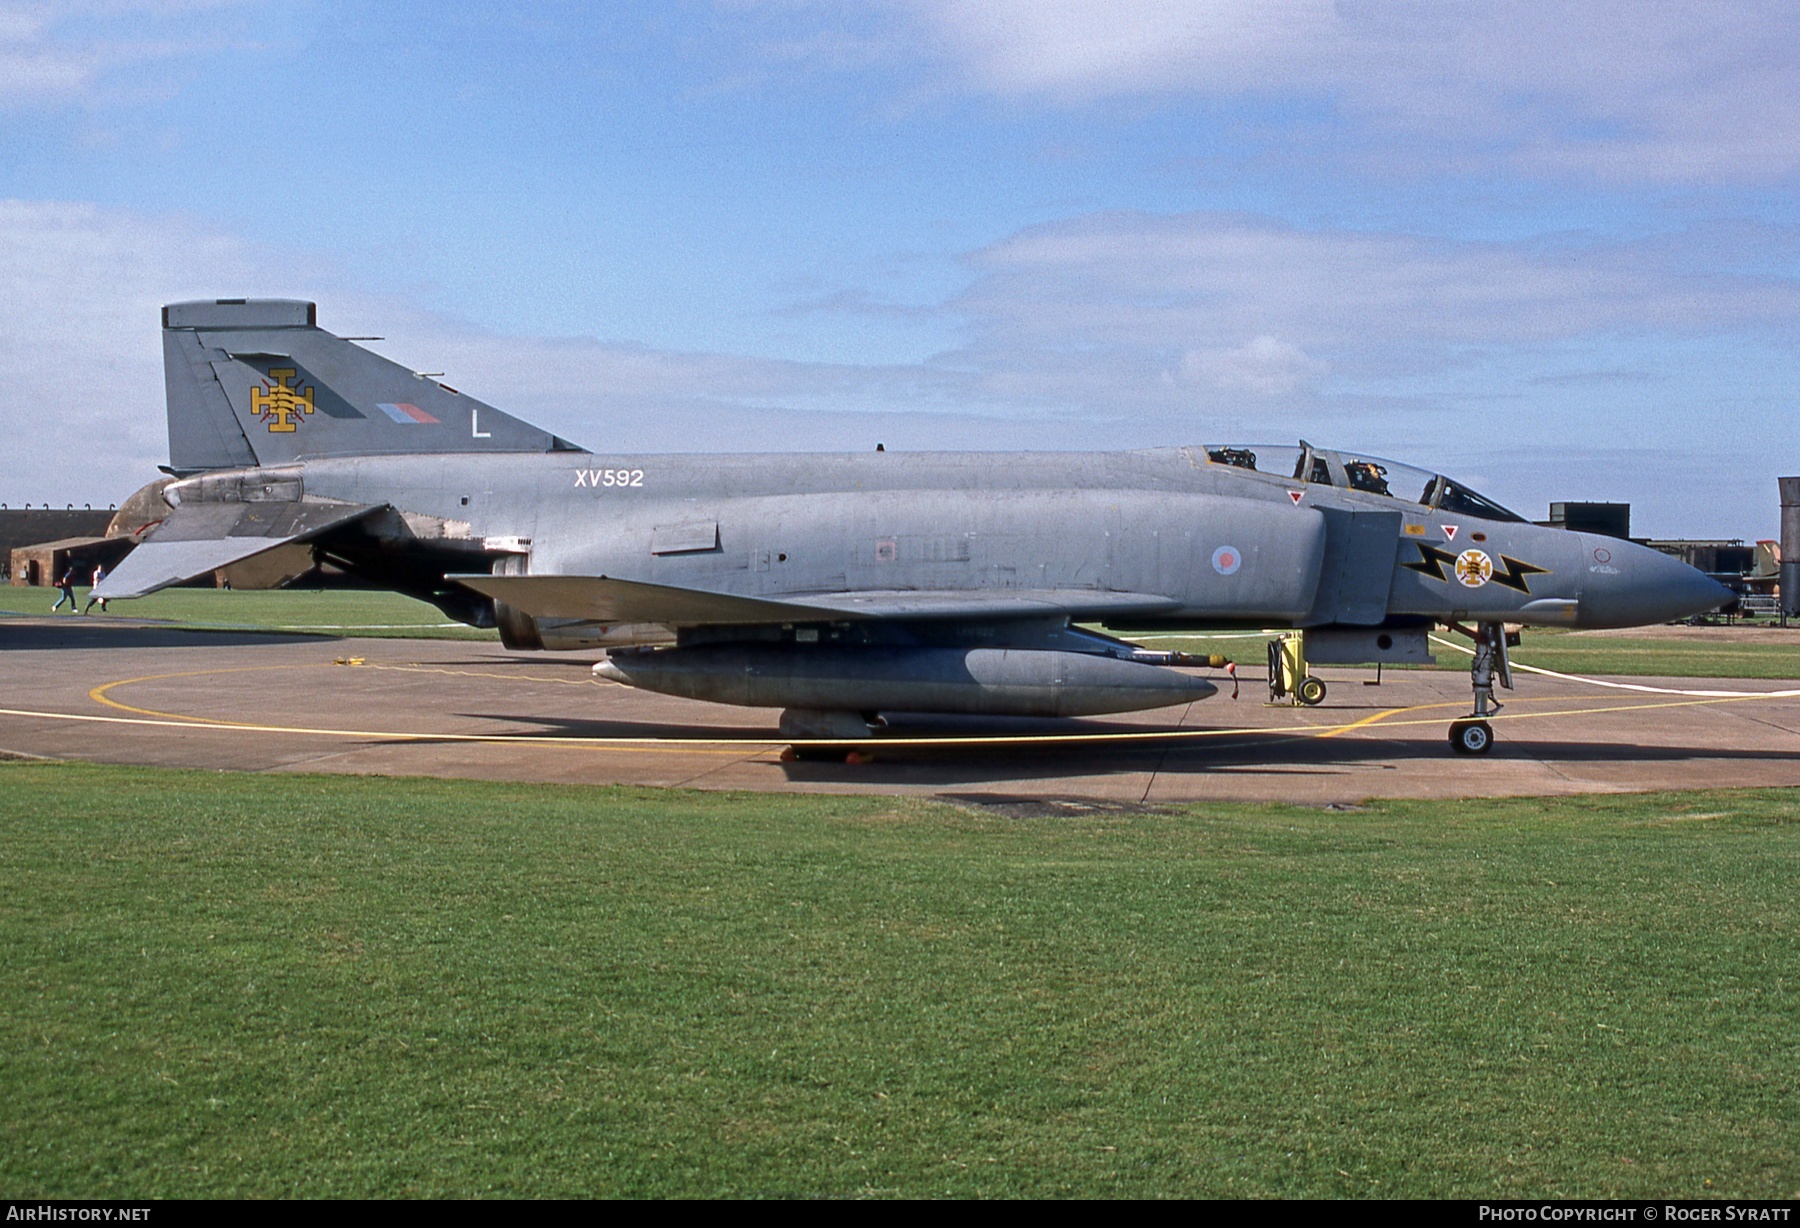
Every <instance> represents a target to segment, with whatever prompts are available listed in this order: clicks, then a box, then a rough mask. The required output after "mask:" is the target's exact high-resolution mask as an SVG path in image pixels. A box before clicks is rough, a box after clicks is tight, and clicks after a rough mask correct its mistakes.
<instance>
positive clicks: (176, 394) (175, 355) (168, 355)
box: [163, 332, 256, 473]
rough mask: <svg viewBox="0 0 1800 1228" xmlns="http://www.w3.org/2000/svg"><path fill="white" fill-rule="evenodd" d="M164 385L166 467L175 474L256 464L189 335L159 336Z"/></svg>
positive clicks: (197, 342)
mask: <svg viewBox="0 0 1800 1228" xmlns="http://www.w3.org/2000/svg"><path fill="white" fill-rule="evenodd" d="M163 387H164V391H165V392H166V394H167V397H168V406H169V466H170V468H172V469H174V470H176V471H177V472H180V473H187V472H191V471H194V470H201V469H235V468H238V467H240V466H246V465H254V464H256V454H255V453H254V452H252V451H251V449H250V443H249V441H248V440H247V439H246V438H245V437H244V428H243V427H242V425H240V424H239V422H238V420H237V415H236V414H235V413H233V412H232V409H231V402H230V401H228V400H227V399H226V398H225V390H224V389H222V388H220V387H219V381H218V379H217V378H216V377H215V376H214V375H213V369H212V366H211V364H210V363H209V362H208V361H207V354H206V347H205V346H203V345H201V344H200V340H199V338H198V337H196V336H195V335H194V334H193V333H189V332H165V333H164V334H163Z"/></svg>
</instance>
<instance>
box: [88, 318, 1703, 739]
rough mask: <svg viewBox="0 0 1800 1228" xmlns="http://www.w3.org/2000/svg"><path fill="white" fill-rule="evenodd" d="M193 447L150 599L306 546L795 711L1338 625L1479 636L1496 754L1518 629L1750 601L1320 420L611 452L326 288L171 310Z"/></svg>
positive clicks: (549, 641) (1184, 675) (612, 671)
mask: <svg viewBox="0 0 1800 1228" xmlns="http://www.w3.org/2000/svg"><path fill="white" fill-rule="evenodd" d="M162 323H163V353H164V360H165V375H166V381H167V389H168V415H169V460H170V463H169V466H168V472H169V473H170V474H171V475H172V477H173V478H174V479H175V480H174V481H172V482H171V483H169V484H167V485H166V487H164V488H163V489H162V490H161V492H160V496H161V500H162V502H163V504H165V505H166V509H159V510H163V511H164V515H163V519H162V522H161V524H160V525H158V526H157V527H155V528H154V529H153V530H151V531H150V532H149V533H148V534H147V535H146V536H145V537H144V539H143V541H142V544H140V545H139V546H138V547H137V548H136V550H135V551H133V553H132V554H130V555H129V556H128V557H127V558H126V559H125V560H124V561H123V563H121V564H120V565H119V566H118V567H117V568H116V569H114V571H113V572H112V573H111V574H110V575H108V576H107V577H106V579H105V580H104V581H103V582H102V583H101V584H100V585H99V586H98V587H97V588H96V589H95V593H96V594H97V595H99V596H102V597H107V598H125V597H136V596H140V595H142V594H145V593H149V592H152V591H154V590H156V589H159V588H162V587H164V586H166V585H170V584H175V583H178V582H180V581H183V580H187V579H189V578H191V577H194V576H199V575H204V574H206V573H207V572H209V571H212V570H213V569H216V568H219V567H223V566H226V565H228V564H231V563H234V562H237V561H239V560H241V559H245V558H249V557H251V556H252V555H255V554H258V553H260V552H262V551H265V550H270V549H273V548H274V547H276V546H280V545H283V544H286V543H294V542H304V543H307V544H309V545H310V546H311V548H312V550H313V551H314V553H315V556H316V557H317V558H319V559H321V560H328V561H330V562H331V563H334V564H336V565H337V566H339V567H341V568H343V569H344V570H345V571H347V572H350V573H352V574H353V575H356V576H360V577H362V578H364V579H366V580H368V581H370V582H372V583H375V584H377V585H380V586H383V587H386V588H390V589H395V590H398V591H400V592H403V593H407V594H410V595H412V596H415V597H418V598H421V599H423V600H425V601H429V602H431V603H433V604H434V605H436V606H438V607H439V608H440V609H442V610H443V611H444V612H445V613H447V614H448V615H450V616H451V617H453V618H457V619H460V620H462V621H464V622H467V623H470V624H471V625H474V626H481V627H487V626H495V627H498V628H499V631H500V635H501V638H502V639H503V641H504V642H505V643H506V644H507V645H508V646H509V647H512V648H530V649H574V650H590V651H591V650H596V649H604V650H606V659H605V660H603V661H602V662H601V663H600V664H599V665H598V666H596V672H597V673H599V674H600V675H601V676H603V677H606V678H610V679H613V680H615V681H618V682H622V683H627V684H629V685H632V686H637V687H644V688H647V689H650V690H655V691H661V692H664V693H667V694H673V695H681V696H688V697H692V698H695V699H703V700H712V701H715V702H724V703H734V704H748V705H754V706H763V707H771V708H781V709H784V711H783V714H782V717H781V729H782V731H783V734H784V736H787V737H791V738H795V739H801V738H809V737H811V738H827V739H836V738H843V739H867V738H869V737H870V736H871V733H872V731H873V729H875V728H876V727H878V726H879V724H880V721H881V719H882V717H881V714H883V713H893V712H915V713H917V712H922V713H963V714H982V715H1030V716H1083V715H1090V714H1096V713H1105V712H1125V711H1135V710H1140V709H1146V708H1155V707H1162V706H1166V705H1170V704H1176V703H1182V702H1186V701H1189V700H1193V699H1199V698H1203V697H1205V696H1207V695H1210V694H1213V693H1214V691H1215V690H1216V688H1215V686H1214V685H1213V683H1211V682H1209V681H1207V680H1206V679H1205V678H1204V677H1201V676H1199V675H1198V674H1196V673H1194V672H1191V671H1189V670H1186V669H1183V668H1180V667H1181V666H1186V665H1191V664H1193V661H1192V659H1191V658H1186V657H1184V656H1182V655H1181V654H1176V653H1156V652H1149V651H1146V650H1144V649H1142V648H1140V647H1138V646H1136V645H1134V644H1131V643H1128V642H1125V641H1124V640H1121V639H1118V638H1115V637H1114V636H1113V635H1108V634H1105V633H1104V632H1102V631H1098V630H1091V629H1088V628H1092V627H1100V628H1104V629H1105V631H1111V632H1116V633H1121V634H1129V633H1144V632H1154V631H1172V630H1197V629H1221V628H1230V627H1246V628H1264V627H1291V628H1304V629H1306V631H1307V637H1306V644H1307V655H1308V656H1309V657H1310V658H1311V659H1312V660H1314V661H1325V662H1332V661H1336V662H1404V661H1421V660H1428V659H1429V657H1428V646H1427V641H1426V634H1427V632H1428V631H1429V630H1430V629H1431V628H1432V627H1433V626H1434V625H1436V624H1439V623H1444V624H1449V625H1451V626H1454V627H1459V628H1464V629H1466V630H1467V632H1468V633H1469V634H1470V635H1471V636H1472V637H1473V639H1474V643H1475V646H1476V657H1475V666H1474V671H1473V675H1472V680H1473V687H1474V693H1475V694H1474V705H1473V711H1472V712H1471V713H1470V714H1469V716H1467V717H1465V718H1463V719H1462V720H1460V721H1458V722H1457V723H1456V724H1455V726H1454V727H1453V729H1452V737H1451V742H1452V745H1453V746H1455V747H1456V748H1457V749H1459V750H1462V751H1468V752H1479V751H1482V750H1485V749H1487V747H1488V746H1489V745H1490V743H1491V740H1492V731H1491V728H1490V726H1489V725H1488V724H1487V722H1486V721H1485V720H1484V719H1483V718H1484V717H1486V716H1487V715H1489V714H1490V713H1491V712H1492V711H1493V709H1494V702H1493V686H1494V683H1495V681H1496V680H1497V681H1499V683H1500V684H1501V685H1504V686H1510V685H1511V678H1510V672H1509V670H1508V666H1507V660H1506V647H1507V638H1506V632H1505V630H1504V626H1505V624H1507V623H1514V624H1535V625H1544V626H1559V627H1623V626H1633V625H1638V624H1644V623H1655V622H1662V621H1666V620H1669V619H1674V618H1679V617H1682V616H1685V615H1690V614H1695V613H1698V612H1701V611H1705V610H1710V609H1712V608H1714V607H1716V606H1717V605H1719V604H1720V603H1721V602H1722V601H1725V600H1727V599H1728V598H1729V593H1727V591H1726V590H1725V589H1723V588H1721V587H1720V586H1719V585H1717V584H1715V583H1713V582H1712V581H1711V580H1709V579H1707V578H1706V577H1705V576H1703V575H1701V574H1700V573H1699V572H1697V571H1695V570H1693V569H1692V568H1690V567H1687V566H1685V565H1683V564H1681V563H1679V562H1677V561H1675V560H1674V559H1671V558H1668V557H1666V556H1664V555H1662V554H1659V553H1656V552H1655V551H1652V550H1648V549H1646V548H1644V547H1641V546H1636V545H1633V544H1631V543H1630V542H1624V541H1618V540H1615V539H1613V538H1608V537H1596V536H1591V535H1588V534H1584V533H1572V532H1566V531H1563V530H1560V529H1546V528H1540V527H1537V526H1534V525H1531V524H1529V523H1527V522H1526V521H1525V520H1524V519H1523V518H1521V517H1520V516H1517V515H1515V514H1514V513H1512V512H1510V511H1508V510H1507V509H1506V508H1504V507H1501V506H1500V505H1499V504H1497V503H1494V502H1493V501H1491V500H1489V499H1486V498H1484V497H1483V496H1481V495H1480V494H1477V493H1476V492H1475V491H1473V490H1470V489H1469V488H1468V487H1466V486H1465V485H1463V484H1462V483H1460V482H1458V481H1456V480H1454V479H1452V478H1447V477H1444V476H1442V475H1440V474H1433V473H1427V472H1425V471H1423V470H1415V469H1412V468H1409V467H1407V466H1403V465H1399V464H1395V463H1393V462H1389V461H1385V460H1378V459H1376V458H1374V457H1370V456H1365V455H1363V454H1361V453H1351V452H1336V451H1329V450H1325V449H1321V448H1315V447H1312V446H1310V445H1308V444H1305V443H1302V444H1300V445H1299V446H1298V447H1289V448H1275V447H1258V446H1244V445H1218V446H1195V447H1184V448H1166V449H1154V450H1146V451H1132V452H1112V453H1046V452H1023V453H978V454H966V453H923V454H899V453H893V452H869V453H865V454H861V455H849V456H842V455H804V454H803V455H749V456H713V455H697V456H657V455H651V456H627V455H613V454H608V453H595V452H590V451H588V450H586V449H584V448H581V447H578V446H576V445H575V444H572V443H569V442H568V441H566V440H563V439H559V438H557V437H556V436H554V435H552V434H550V433H548V432H546V431H543V430H540V429H538V428H536V427H533V426H531V425H529V424H527V423H525V422H522V421H520V420H519V419H517V418H513V417H511V416H509V415H507V414H505V413H502V412H501V411H500V410H498V409H495V408H493V407H492V406H489V405H486V404H484V403H482V402H480V401H477V400H475V399H474V398H473V397H470V396H467V395H464V394H462V393H460V392H458V391H457V390H456V389H454V388H451V387H449V386H447V385H445V384H442V383H439V382H437V381H436V380H434V379H432V378H429V377H427V376H423V375H419V374H416V373H414V372H412V371H409V370H407V369H406V368H405V367H402V366H399V365H398V364H396V363H393V362H391V361H389V360H387V359H385V358H382V357H380V356H378V355H376V354H373V353H371V352H369V351H368V350H365V349H363V348H361V347H359V346H357V345H354V344H352V343H351V342H349V341H346V340H344V339H342V338H339V337H336V336H333V335H332V334H331V333H328V332H325V331H324V330H322V329H320V328H319V327H318V326H317V320H316V310H315V307H314V305H313V304H311V303H305V302H294V301H288V300H273V299H265V300H244V299H221V300H217V301H211V302H191V303H174V304H171V305H170V306H168V307H165V308H164V309H163V319H162Z"/></svg>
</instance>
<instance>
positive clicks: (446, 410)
mask: <svg viewBox="0 0 1800 1228" xmlns="http://www.w3.org/2000/svg"><path fill="white" fill-rule="evenodd" d="M162 324H163V378H164V383H165V385H166V387H167V390H168V406H169V467H170V468H171V469H172V470H173V471H174V472H175V473H177V474H180V475H183V476H186V475H188V474H192V473H200V472H204V471H206V470H209V469H233V468H240V467H245V466H252V465H275V464H281V463H283V462H286V461H293V460H303V459H307V458H309V457H321V456H380V455H396V454H405V453H419V452H564V451H574V452H578V451H581V449H580V448H578V447H576V446H575V445H574V444H571V443H569V442H568V441H566V440H564V439H559V438H558V437H557V436H555V435H552V434H551V433H550V432H548V431H544V430H540V429H538V428H537V427H535V426H532V425H531V424H530V423H528V422H523V421H520V420H519V419H518V418H514V417H512V416H511V415H510V414H505V413H502V412H500V411H499V410H497V409H495V408H494V407H493V406H491V405H486V404H483V403H482V402H480V401H477V400H476V399H475V398H473V397H468V396H463V395H462V394H461V393H459V392H457V391H456V390H455V389H453V388H449V387H446V386H445V385H443V384H439V383H436V382H435V381H433V380H431V379H429V378H426V377H425V376H422V375H417V374H415V373H414V372H412V371H409V370H407V369H406V368H405V367H402V366H401V365H399V364H398V363H395V362H390V361H389V360H388V359H386V358H383V357H381V356H380V355H379V354H373V353H370V352H369V351H368V350H365V349H363V348H362V347H360V346H357V345H353V344H351V343H350V342H348V341H345V340H344V339H343V338H341V337H335V336H333V335H332V334H330V333H328V332H326V331H325V330H324V329H321V328H320V327H319V326H318V309H317V307H316V306H315V305H314V304H312V303H305V302H299V301H297V300H293V299H217V300H213V301H204V302H193V303H171V304H169V305H168V306H167V307H164V308H163V313H162Z"/></svg>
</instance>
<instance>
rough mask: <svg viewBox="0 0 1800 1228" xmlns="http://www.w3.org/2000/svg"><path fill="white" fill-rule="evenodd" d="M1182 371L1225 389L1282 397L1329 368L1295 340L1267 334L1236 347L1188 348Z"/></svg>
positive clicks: (1190, 376) (1183, 356) (1183, 357)
mask: <svg viewBox="0 0 1800 1228" xmlns="http://www.w3.org/2000/svg"><path fill="white" fill-rule="evenodd" d="M1181 370H1182V374H1183V375H1185V376H1186V377H1188V378H1189V379H1204V380H1207V381H1209V382H1210V383H1211V384H1212V385H1213V386H1214V387H1215V388H1219V389H1222V390H1224V391H1226V392H1253V393H1256V394H1257V395H1258V396H1280V395H1282V394H1283V393H1290V392H1295V391H1297V390H1299V389H1300V388H1301V387H1302V386H1304V385H1306V384H1308V383H1310V382H1312V381H1314V380H1317V379H1318V378H1319V377H1321V376H1323V375H1324V374H1325V373H1326V372H1327V371H1328V370H1329V368H1328V367H1327V366H1326V365H1325V364H1324V363H1322V362H1319V361H1317V360H1315V359H1313V358H1309V357H1308V356H1307V354H1306V351H1305V350H1302V349H1301V348H1300V347H1299V346H1297V345H1295V344H1294V343H1293V342H1291V341H1283V340H1281V339H1280V338H1278V337H1271V336H1268V335H1267V334H1264V335H1262V336H1260V337H1252V338H1251V339H1250V340H1249V341H1246V342H1245V343H1244V344H1243V345H1240V346H1238V347H1237V348H1236V349H1211V350H1200V349H1196V350H1189V351H1188V352H1187V353H1185V354H1183V355H1182V356H1181Z"/></svg>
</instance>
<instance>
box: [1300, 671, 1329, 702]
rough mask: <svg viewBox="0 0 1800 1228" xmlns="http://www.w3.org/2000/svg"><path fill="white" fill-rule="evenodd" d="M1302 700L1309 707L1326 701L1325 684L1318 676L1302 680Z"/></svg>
mask: <svg viewBox="0 0 1800 1228" xmlns="http://www.w3.org/2000/svg"><path fill="white" fill-rule="evenodd" d="M1300 702H1301V703H1303V704H1305V705H1306V706H1307V707H1309V708H1311V707H1316V706H1317V705H1319V704H1322V703H1324V702H1325V684H1324V682H1322V681H1321V680H1319V679H1317V678H1312V677H1307V678H1302V679H1301V680H1300Z"/></svg>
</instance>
